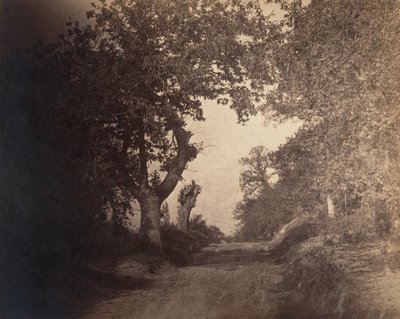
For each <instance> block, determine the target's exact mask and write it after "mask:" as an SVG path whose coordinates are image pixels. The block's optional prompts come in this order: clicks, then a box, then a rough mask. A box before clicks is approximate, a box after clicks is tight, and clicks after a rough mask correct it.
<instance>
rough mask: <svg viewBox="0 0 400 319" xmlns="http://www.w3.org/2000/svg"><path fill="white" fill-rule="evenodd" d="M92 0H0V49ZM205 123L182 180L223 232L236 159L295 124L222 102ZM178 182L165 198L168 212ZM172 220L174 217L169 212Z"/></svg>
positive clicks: (57, 23) (30, 38)
mask: <svg viewBox="0 0 400 319" xmlns="http://www.w3.org/2000/svg"><path fill="white" fill-rule="evenodd" d="M92 1H93V0H0V53H1V54H4V53H5V52H7V51H9V50H12V49H15V48H17V47H21V48H24V47H28V46H29V45H31V44H32V43H33V42H34V41H35V39H43V40H45V41H47V40H54V39H55V36H56V34H58V33H61V32H62V31H63V27H64V24H65V21H66V19H67V18H68V17H69V16H71V17H72V18H73V19H74V20H83V19H84V17H85V12H86V10H87V9H88V8H89V4H90V2H92ZM204 108H205V117H206V119H207V121H206V122H201V123H194V124H192V125H191V126H190V127H189V129H190V130H191V131H192V132H193V133H194V136H193V141H195V142H200V141H203V142H204V145H205V150H204V152H203V153H202V154H200V155H199V156H198V157H197V159H195V160H194V161H193V162H192V163H190V165H189V170H188V171H186V172H185V173H184V175H183V176H184V179H185V180H184V182H183V183H190V181H191V180H192V179H194V180H196V182H197V183H198V184H200V185H201V186H202V188H203V191H202V193H201V194H200V195H199V198H198V203H197V206H196V207H195V209H194V210H193V213H194V214H196V213H197V214H202V215H203V216H204V217H205V218H206V219H207V221H208V222H209V223H211V224H215V225H217V226H218V227H220V228H221V229H222V230H223V231H224V232H225V233H231V232H232V231H233V230H234V220H233V214H232V213H233V209H234V207H235V204H236V203H237V202H238V201H240V200H241V198H242V194H241V192H240V188H239V175H240V170H241V167H240V165H239V159H240V158H241V157H243V156H246V155H247V154H248V153H249V151H250V149H251V148H252V147H254V146H257V145H263V146H266V147H267V148H268V149H270V150H274V149H276V148H277V147H278V145H279V144H281V143H284V142H285V140H286V138H287V137H288V136H290V135H291V134H293V133H294V132H295V130H296V129H297V127H298V125H296V124H295V123H287V124H284V125H279V126H277V127H276V128H273V127H266V126H264V124H263V118H262V117H261V116H258V117H255V118H253V119H251V120H250V122H248V123H247V125H246V126H242V125H239V124H236V115H235V113H234V112H233V111H232V110H230V109H229V108H228V107H226V106H219V105H217V104H216V103H215V102H212V101H208V102H205V103H204ZM183 183H180V184H178V186H177V188H176V190H175V192H174V193H173V194H172V195H171V196H170V197H169V198H168V200H167V202H168V204H169V207H170V210H171V213H172V214H174V212H175V211H176V202H177V200H176V198H177V193H178V192H179V189H180V188H181V187H183ZM172 218H175V215H173V216H172Z"/></svg>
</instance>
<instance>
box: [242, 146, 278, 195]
mask: <svg viewBox="0 0 400 319" xmlns="http://www.w3.org/2000/svg"><path fill="white" fill-rule="evenodd" d="M240 164H241V165H242V166H243V167H244V170H243V171H242V172H241V174H240V180H239V184H240V189H241V190H242V192H243V194H244V197H245V198H251V197H255V196H257V194H258V192H259V191H260V190H262V189H263V188H265V187H267V186H268V182H269V178H270V177H271V176H272V172H271V163H270V160H269V158H268V150H267V149H266V148H265V147H264V146H256V147H253V148H252V149H251V151H250V154H249V155H248V157H242V158H241V159H240Z"/></svg>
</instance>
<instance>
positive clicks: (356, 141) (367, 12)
mask: <svg viewBox="0 0 400 319" xmlns="http://www.w3.org/2000/svg"><path fill="white" fill-rule="evenodd" d="M399 15H400V8H399V5H398V2H397V1H344V0H335V1H311V3H310V4H309V5H308V6H305V7H303V8H302V9H301V10H297V11H296V12H292V17H293V18H294V20H295V21H296V23H295V24H294V25H293V28H291V29H289V30H288V34H287V35H288V38H287V41H285V42H284V43H283V44H282V45H281V46H279V47H278V49H277V51H276V52H275V56H276V62H277V67H278V68H279V70H280V71H279V81H278V82H279V84H278V85H277V86H276V88H275V89H274V90H273V91H272V93H271V95H270V96H269V102H268V104H267V105H266V107H265V109H264V111H265V114H266V116H267V117H270V118H275V119H280V120H283V119H288V118H295V119H300V120H301V121H302V122H303V127H302V129H301V130H300V131H299V132H298V133H297V134H296V135H295V136H294V137H293V138H291V139H290V140H289V141H288V142H287V143H286V144H285V145H283V146H282V147H281V148H280V149H279V150H278V151H277V152H276V153H275V155H274V156H273V157H274V159H273V160H272V161H273V162H274V164H273V166H274V168H275V169H276V170H277V173H278V175H279V178H280V179H282V180H283V179H285V178H287V177H288V174H290V175H292V176H293V177H294V179H293V183H294V184H293V185H295V187H296V188H297V189H298V191H299V194H304V195H305V196H306V197H305V198H304V199H306V201H307V202H308V203H309V204H312V205H311V206H314V207H315V208H314V209H315V210H317V211H319V212H322V211H324V210H326V207H324V206H325V204H324V201H325V199H326V197H327V196H328V195H330V196H331V197H332V198H333V200H334V202H335V206H336V208H337V210H338V213H339V218H344V217H345V216H346V215H351V214H353V213H355V211H356V210H361V211H363V212H364V213H365V214H367V215H368V214H378V215H379V214H381V213H384V214H389V215H390V214H391V215H392V217H391V219H392V222H393V220H396V219H398V218H399V216H398V207H399V202H398V192H399V189H400V180H399V178H400V177H399V174H397V173H396V172H397V171H398V169H399V167H398V165H399V160H398V159H399V155H400V154H399V150H400V140H399V126H398V125H397V124H396V123H397V121H398V118H399V116H400V108H399V105H400V103H399V102H400V95H399V83H400V82H399V74H400V73H399V68H400V64H399V59H398V52H399V44H400V42H399V41H398V36H397V32H396V31H395V30H397V29H398V28H399V21H400V19H399ZM292 194H293V195H295V193H292ZM295 198H299V199H300V198H301V196H296V197H295ZM299 203H300V204H301V205H300V207H299V209H300V210H305V209H309V208H307V207H304V205H303V203H302V202H299ZM382 203H384V204H382ZM311 209H313V208H312V207H311Z"/></svg>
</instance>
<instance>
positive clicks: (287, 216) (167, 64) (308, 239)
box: [0, 0, 400, 319]
mask: <svg viewBox="0 0 400 319" xmlns="http://www.w3.org/2000/svg"><path fill="white" fill-rule="evenodd" d="M304 2H305V1H303V2H302V1H301V0H293V1H290V0H274V1H273V0H264V1H256V0H254V1H253V0H246V1H240V0H162V1H156V0H113V1H106V0H100V1H98V2H96V3H93V4H92V7H91V9H90V10H89V11H87V21H86V22H84V23H83V22H76V21H74V20H72V19H70V20H67V22H66V27H65V32H64V33H61V34H59V35H58V36H57V40H56V41H53V42H41V41H38V42H37V43H35V45H33V46H32V47H30V48H29V49H27V50H15V51H13V52H10V53H8V54H4V55H2V56H1V61H0V101H1V108H0V112H1V113H0V145H1V147H0V152H1V156H0V161H1V170H0V181H1V183H2V188H1V193H0V196H1V206H2V211H1V215H0V216H1V223H0V225H1V226H0V236H1V237H0V238H1V244H2V247H1V254H0V258H1V259H0V265H1V271H0V281H1V282H2V285H1V286H2V288H1V289H0V314H1V315H2V317H4V318H64V317H65V318H78V317H80V315H81V314H82V313H84V312H85V311H87V309H91V308H90V307H91V306H93V305H94V304H96V303H98V302H99V301H101V300H107V299H109V298H111V297H110V296H112V297H116V296H119V295H118V293H117V292H116V291H120V290H123V291H128V290H129V291H130V290H135V289H142V288H143V287H147V286H146V285H147V283H146V282H145V281H146V280H147V279H146V280H145V279H143V278H141V277H140V276H139V275H135V276H134V280H133V279H132V278H130V279H129V278H128V277H129V275H124V276H122V277H121V276H119V277H118V276H116V275H115V269H117V268H118V267H119V266H120V265H121V263H122V262H121V261H124V262H125V261H126V260H130V263H131V264H132V265H133V266H130V267H132V269H135V271H136V272H140V271H139V270H140V269H142V268H141V267H145V268H146V269H147V270H148V271H147V270H146V271H147V272H146V276H150V277H149V278H151V280H154V278H153V277H154V276H156V280H154V281H155V282H156V283H157V282H158V281H159V282H162V278H163V277H160V278H161V279H159V277H157V276H158V275H160V274H162V273H171V274H172V273H173V272H174V271H175V270H172V269H176V267H178V269H180V267H184V268H182V269H183V270H182V271H183V272H185V271H186V272H187V273H185V274H189V272H190V271H193V273H191V272H190V274H191V275H187V276H188V277H191V278H193V279H192V280H193V282H195V281H196V280H199V283H200V284H202V282H203V281H204V278H203V279H201V278H202V277H198V276H202V274H203V273H204V271H206V270H204V269H206V268H201V269H197V268H190V267H201V266H199V265H203V263H204V264H205V263H208V264H210V265H212V264H213V262H212V260H214V259H213V258H215V260H214V263H220V262H221V263H222V260H224V261H223V262H224V263H226V260H227V259H226V258H228V259H229V258H232V260H230V259H229V260H230V261H229V263H233V264H234V265H236V264H235V263H236V262H239V261H240V262H243V260H244V259H246V258H247V259H246V263H247V262H248V261H249V260H250V261H251V262H252V263H251V264H246V265H247V266H244V267H253V268H251V269H250V268H249V270H248V272H246V273H243V274H241V273H240V276H239V275H238V276H239V277H240V278H241V279H240V280H243V281H244V280H245V279H244V278H247V277H246V276H249V274H250V273H251V272H254V274H257V276H258V275H260V274H264V272H265V273H268V274H272V273H274V272H275V271H276V272H277V276H278V274H279V276H281V277H282V278H283V279H282V281H281V285H283V286H284V287H285V288H280V289H281V290H282V291H283V290H285V291H290V293H288V295H285V296H286V297H285V298H286V299H285V301H284V302H283V305H284V306H282V301H279V302H278V301H276V303H277V304H279V305H280V307H281V308H279V309H278V310H277V314H275V313H274V314H273V312H267V310H265V309H263V310H262V311H264V312H260V313H257V314H256V312H254V313H253V312H251V311H258V310H254V309H256V307H255V305H254V304H251V303H250V304H249V305H247V306H246V307H249V308H248V309H247V308H246V309H247V310H246V311H247V312H246V313H244V314H243V313H242V314H240V313H239V312H238V313H237V314H236V315H237V316H238V317H237V318H245V317H246V316H247V317H248V318H261V317H262V318H282V319H284V318H397V317H396V314H397V313H396V312H395V311H400V307H399V306H400V305H399V304H398V303H397V306H398V307H397V310H396V309H392V308H393V307H394V308H395V306H396V302H394V303H393V304H394V306H393V305H387V304H386V303H385V307H386V308H385V309H383V310H382V309H380V310H376V309H375V308H374V309H372V310H371V309H364V308H363V307H365V306H366V304H368V302H365V300H364V299H363V298H364V297H363V295H362V294H361V297H360V294H359V291H362V292H364V291H367V290H366V289H367V288H365V287H364V286H362V287H361V286H360V287H361V288H359V291H355V290H354V291H353V288H354V287H356V286H357V287H359V286H358V283H360V285H361V282H362V283H364V281H363V280H364V279H365V278H364V277H362V276H361V275H360V277H354V276H353V273H352V272H351V271H352V269H353V268H356V266H355V263H356V262H357V263H358V262H359V261H360V260H364V259H365V260H366V265H363V267H367V268H368V269H367V270H366V272H368V274H369V271H371V272H372V271H375V272H374V273H373V275H371V276H372V277H373V276H375V274H376V273H377V272H378V271H382V272H384V273H386V272H387V269H390V270H389V275H390V276H394V274H396V276H397V271H398V269H400V249H399V248H400V245H399V244H400V211H399V208H400V197H399V191H400V173H399V171H400V158H399V156H400V126H399V124H398V123H399V121H400V41H399V30H400V4H399V2H398V1H396V0H354V1H348V0H330V1H327V0H311V1H308V2H307V3H304ZM270 5H273V6H277V5H278V6H279V10H280V11H279V14H278V15H272V14H270V13H269V11H268V9H267V8H268V7H269V6H270ZM210 100H211V101H216V102H217V103H218V104H219V106H218V107H225V108H230V109H232V110H234V111H235V113H236V115H237V122H238V124H239V125H246V123H248V121H249V119H251V118H252V117H254V116H256V115H258V116H259V115H260V114H261V115H262V116H263V118H264V120H265V123H266V125H280V124H282V123H285V122H287V121H290V120H292V121H296V123H300V124H299V126H300V128H299V129H298V130H297V131H296V133H295V134H294V135H292V136H290V137H288V138H287V140H286V142H285V143H283V144H281V145H280V146H279V147H278V148H277V149H268V148H267V147H265V146H264V145H252V146H251V147H250V149H249V152H248V156H246V157H243V158H241V159H239V158H238V159H237V160H238V161H239V160H240V164H241V166H242V171H241V173H240V180H238V181H237V182H238V184H239V185H240V189H241V191H242V200H241V201H240V202H238V203H237V204H236V207H235V209H234V211H232V214H233V216H234V219H235V221H236V224H237V226H236V230H235V232H234V233H233V234H224V233H223V232H222V231H221V229H219V228H218V227H217V226H215V225H211V224H209V223H208V222H207V219H206V218H205V217H204V216H202V215H201V214H202V212H199V214H191V211H192V209H193V208H194V207H196V201H197V198H198V197H199V198H200V197H201V196H203V192H202V191H203V186H202V185H199V184H198V183H197V182H196V181H195V180H193V181H186V186H184V187H182V188H181V189H180V192H179V196H178V201H177V203H176V205H177V207H178V208H177V211H176V212H173V214H172V211H171V209H170V207H171V205H170V206H168V203H167V202H166V200H167V199H168V198H169V196H170V195H171V193H172V192H173V191H174V190H176V189H178V188H179V187H180V182H181V181H182V179H183V174H184V172H185V171H186V170H187V169H188V166H189V165H190V164H191V163H192V162H195V161H196V158H197V157H198V156H199V154H201V152H202V151H203V150H204V144H203V143H198V142H192V137H193V135H194V133H193V132H191V130H190V125H189V124H190V123H193V122H203V121H206V118H205V116H204V106H203V104H204V102H205V101H210ZM204 143H207V141H204ZM266 144H267V143H266ZM220 191H223V190H220ZM169 203H171V202H169ZM196 212H197V211H196ZM216 213H217V212H216ZM137 215H139V217H140V225H139V227H138V229H133V228H132V226H131V221H132V218H133V217H134V216H136V217H137ZM175 217H176V220H175ZM285 225H286V226H285ZM292 237H293V238H292ZM263 243H265V245H264V244H263ZM274 243H276V245H275V244H274ZM304 243H306V244H304ZM316 243H317V244H316ZM234 245H238V246H237V247H240V249H234V248H233V247H236V246H234ZM246 245H248V246H246ZM252 245H253V246H252ZM257 245H264V246H257ZM301 245H303V246H304V247H305V246H307V245H308V246H307V247H308V248H307V249H304V247H303V246H301ZM309 246H310V247H309ZM216 247H217V248H216ZM244 247H258V248H257V249H255V248H254V251H253V250H252V249H253V248H251V249H250V250H251V253H250V252H249V251H247V250H246V249H247V248H244ZM259 247H264V248H263V249H264V251H266V252H268V254H267V253H265V254H260V249H259ZM265 247H267V248H265ZM271 247H272V248H271ZM293 247H294V248H293ZM213 249H214V250H213ZM224 249H225V250H224ZM231 249H232V251H235V253H230V250H231ZM218 250H220V251H221V256H219V255H218V257H215V256H214V255H211V251H213V252H214V254H217V253H218ZM261 250H262V249H261ZM369 253H371V254H370V255H368V256H367V257H368V258H369V259H368V258H367V257H365V256H366V254H369ZM246 254H250V255H246ZM340 254H342V255H340ZM360 254H364V255H362V257H360V256H361V255H360ZM264 255H265V256H264ZM267 255H268V256H267ZM339 255H340V258H339V257H338V256H339ZM213 256H214V257H213ZM255 258H256V259H257V258H267V259H268V258H269V259H268V263H267V264H268V265H267V264H266V265H267V266H265V267H264V268H262V267H263V266H262V265H263V264H262V263H261V264H260V263H255V260H256V259H255ZM352 258H353V259H352ZM363 258H364V259H363ZM206 259H207V261H205V260H206ZM242 259H243V260H242ZM272 259H273V260H274V263H275V262H276V263H278V265H279V267H280V268H279V269H281V271H282V272H280V271H278V270H276V268H274V267H275V266H272V264H270V263H271V262H272V261H271V260H272ZM257 260H258V259H257ZM263 260H264V259H263ZM339 260H340V261H341V263H339V262H338V261H339ZM94 264H96V266H93V265H94ZM100 264H101V265H102V266H99V265H100ZM104 265H106V266H104ZM196 265H197V266H196ZM274 265H275V264H274ZM358 266H359V265H358V264H357V267H358ZM235 267H236V266H235ZM254 267H255V268H254ZM268 267H270V268H268ZM271 267H272V268H271ZM109 268H110V269H113V270H112V271H108V270H107V271H104V269H109ZM118 269H119V268H118ZM132 269H131V271H133V270H132ZM216 269H217V268H216ZM235 269H236V268H235ZM238 269H240V267H239V268H238ZM349 269H351V271H350V270H349ZM371 269H373V270H371ZM207 271H209V270H207ZM216 271H218V270H216ZM363 271H364V270H363ZM136 272H135V274H136ZM154 274H156V275H154ZM157 274H158V275H157ZM235 274H236V273H235ZM235 274H233V273H232V274H231V273H229V272H228V271H227V272H226V273H223V275H221V276H222V277H224V276H226V277H224V278H231V277H229V276H236V275H235ZM213 275H214V273H207V275H204V276H205V278H206V279H205V280H207V278H211V277H212V276H213ZM138 276H139V277H138ZM143 276H144V275H143ZM151 276H153V277H151ZM160 276H161V275H160ZM210 276H211V277H210ZM260 276H261V275H260ZM357 276H358V275H357ZM217 277H218V276H216V278H217ZM146 278H147V277H146ZM196 278H197V279H196ZM199 278H200V279H199ZM257 278H258V277H257ZM354 278H356V279H354ZM373 278H375V277H373ZM377 278H378V277H377ZM387 278H389V277H385V279H387ZM390 278H391V280H392V281H393V282H394V280H398V281H397V282H398V283H399V286H400V278H399V277H393V278H394V279H393V278H392V277H390ZM174 280H175V279H174ZM176 280H177V279H176ZM210 280H211V279H210ZM215 280H216V282H217V279H215ZM221 280H222V279H221ZM225 280H227V285H230V284H231V283H232V282H233V281H236V280H239V279H234V277H232V278H231V279H229V280H231V281H229V280H228V279H225ZM246 280H253V279H246ZM263 280H264V279H263ZM266 280H267V279H266ZM352 280H353V281H352ZM356 280H357V283H356V284H355V283H354V282H355V281H356ZM260 282H261V280H258V279H257V282H256V285H261V283H260ZM160 285H161V283H160ZM374 287H375V286H374ZM385 287H386V288H385ZM387 287H388V286H384V288H383V290H384V291H386V293H387V294H388V293H389V292H390V291H392V290H390V289H392V288H393V287H392V288H387ZM375 288H376V287H375ZM204 289H206V290H207V289H211V290H212V288H210V287H208V286H206V287H205V288H204ZM240 289H242V288H240ZM240 289H239V288H238V291H240ZM354 289H355V288H354ZM376 289H377V288H376ZM393 289H395V288H393ZM188 290H190V292H191V293H192V292H193V293H194V292H195V290H196V287H195V286H194V287H189V288H188ZM211 290H210V291H211ZM396 291H397V292H398V293H399V294H400V291H398V290H395V292H396ZM395 292H393V291H392V292H391V293H392V294H393V293H395ZM210 293H211V292H210ZM237 293H239V292H237ZM382 296H383V295H382ZM385 296H386V295H385ZM385 296H384V297H382V298H383V299H385V298H386V299H388V297H387V296H386V297H385ZM397 296H398V297H400V295H397ZM143 298H144V297H143ZM193 298H195V297H193ZM377 298H378V297H377ZM389 299H390V298H389ZM395 299H396V296H395ZM147 300H148V299H145V298H144V299H143V300H142V301H140V302H139V301H138V302H137V304H138V305H139V306H140V305H141V304H142V305H145V304H146V302H148V301H147ZM271 300H272V299H271ZM376 300H379V299H376ZM132 302H133V301H132ZM253 302H254V303H256V301H254V300H253ZM386 302H388V301H386ZM188 303H189V302H188ZM188 303H185V304H184V306H182V305H180V304H177V305H175V306H176V309H175V311H176V313H175V316H174V315H170V316H169V317H168V315H167V314H165V318H191V316H192V317H193V318H236V317H235V316H233V314H228V315H227V314H225V313H222V312H221V313H218V314H217V315H215V316H214V317H212V316H211V315H210V314H205V313H203V312H201V311H200V310H199V311H200V312H199V313H196V312H193V311H195V310H193V309H192V310H190V311H192V312H188V313H180V312H178V308H180V307H181V306H182V307H183V308H184V307H186V305H187V304H188ZM378 303H379V302H378V301H377V304H378ZM132 304H134V303H132ZM392 306H393V307H392ZM143 307H144V306H143ZM149 307H150V306H149ZM346 307H347V308H346ZM122 308H123V307H122V306H121V309H122ZM139 308H140V307H139ZM283 308H285V309H286V310H282V309H283ZM356 308H357V309H356ZM143 309H147V308H143ZM185 309H186V308H185ZM224 309H225V308H224ZM257 309H258V308H257ZM268 309H269V308H268ZM273 309H275V308H273ZM338 309H339V310H338ZM360 309H361V310H360ZM131 311H138V313H136V316H133V317H132V318H144V319H145V318H154V317H152V316H151V315H150V314H148V313H146V311H145V310H142V311H141V310H140V309H139V310H137V309H136V310H131ZM181 311H184V310H181ZM188 311H189V310H188ZM221 311H222V310H221ZM224 311H225V310H224ZM260 311H261V310H260ZM268 311H272V310H268ZM274 311H275V310H274ZM291 311H292V312H291ZM363 311H366V312H363ZM78 314H79V316H78ZM178 314H179V315H178ZM239 314H240V316H239ZM243 315H244V316H245V317H243ZM82 318H83V317H82ZM85 318H86V317H85ZM87 318H91V317H87ZM92 318H109V317H106V316H105V317H102V316H100V315H99V314H96V313H95V312H93V314H92ZM110 318H111V317H110ZM114 318H127V317H126V316H125V315H124V314H121V315H120V316H116V317H114ZM157 318H158V317H157ZM159 318H164V317H163V316H162V315H161V314H159Z"/></svg>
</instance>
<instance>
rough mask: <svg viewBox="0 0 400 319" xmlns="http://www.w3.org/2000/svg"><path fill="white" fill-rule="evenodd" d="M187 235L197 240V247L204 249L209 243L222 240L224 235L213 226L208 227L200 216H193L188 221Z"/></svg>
mask: <svg viewBox="0 0 400 319" xmlns="http://www.w3.org/2000/svg"><path fill="white" fill-rule="evenodd" d="M189 233H190V234H191V235H192V236H193V237H195V238H197V239H198V242H199V246H200V247H205V246H208V245H209V244H211V243H220V242H221V241H222V240H224V238H225V235H224V233H223V232H222V231H221V230H220V229H219V228H218V227H217V226H215V225H208V224H207V222H206V221H205V219H204V218H203V216H202V215H194V216H192V218H191V219H190V221H189Z"/></svg>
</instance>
